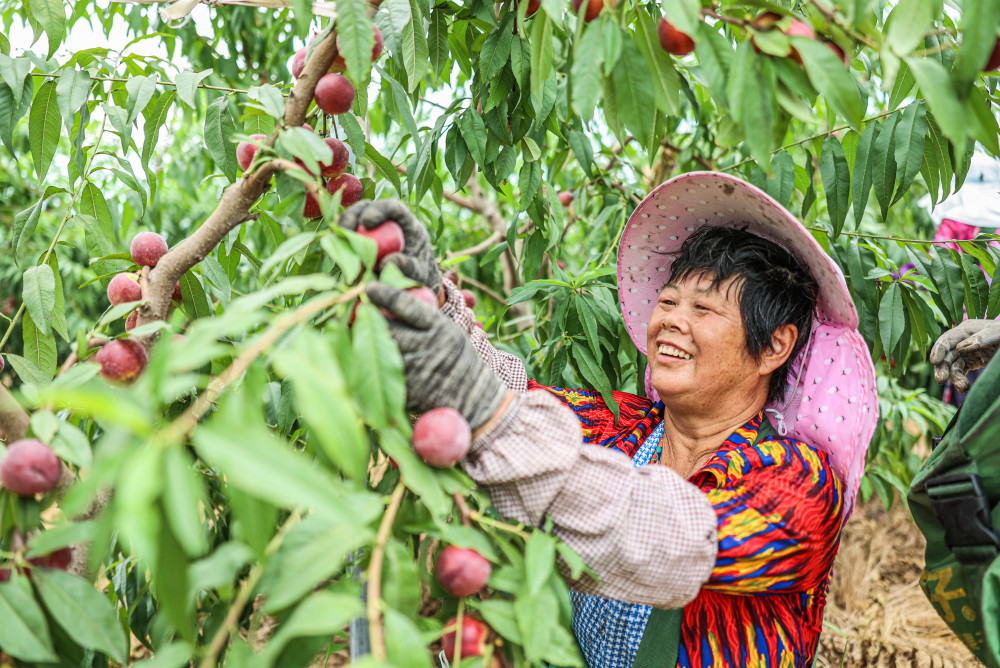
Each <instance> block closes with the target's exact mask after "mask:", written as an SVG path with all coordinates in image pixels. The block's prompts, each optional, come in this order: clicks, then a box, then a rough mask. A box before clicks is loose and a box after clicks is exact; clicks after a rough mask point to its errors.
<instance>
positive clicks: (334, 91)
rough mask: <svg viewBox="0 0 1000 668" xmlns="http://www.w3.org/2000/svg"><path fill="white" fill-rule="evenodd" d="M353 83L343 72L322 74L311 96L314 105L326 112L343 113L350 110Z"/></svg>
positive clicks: (352, 99) (352, 101)
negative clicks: (314, 102) (314, 101)
mask: <svg viewBox="0 0 1000 668" xmlns="http://www.w3.org/2000/svg"><path fill="white" fill-rule="evenodd" d="M355 94H356V93H355V90H354V84H352V83H351V81H350V79H348V78H347V77H345V76H344V75H343V74H324V75H323V76H322V77H320V80H319V81H317V82H316V90H315V92H314V93H313V97H314V98H315V100H316V106H317V107H319V108H320V109H322V110H323V111H324V112H326V113H328V114H334V115H336V114H343V113H347V112H348V111H350V110H351V105H352V104H354V96H355Z"/></svg>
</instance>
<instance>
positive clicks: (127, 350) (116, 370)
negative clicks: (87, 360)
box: [94, 339, 149, 385]
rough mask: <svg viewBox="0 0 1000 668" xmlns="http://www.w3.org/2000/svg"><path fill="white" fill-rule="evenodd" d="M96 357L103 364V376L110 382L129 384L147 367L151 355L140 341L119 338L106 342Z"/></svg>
mask: <svg viewBox="0 0 1000 668" xmlns="http://www.w3.org/2000/svg"><path fill="white" fill-rule="evenodd" d="M94 359H95V360H96V361H97V363H98V364H100V365H101V377H102V378H104V380H106V381H108V382H109V383H115V384H119V385H128V384H130V383H133V382H135V380H136V379H137V378H138V377H139V375H140V374H141V373H142V372H143V371H144V370H145V369H146V363H147V362H148V361H149V355H148V354H147V353H146V349H145V348H144V347H143V346H142V344H141V343H139V342H138V341H134V340H132V339H117V340H115V341H111V342H110V343H107V344H105V345H104V346H103V347H102V348H101V349H100V350H98V351H97V354H96V355H94Z"/></svg>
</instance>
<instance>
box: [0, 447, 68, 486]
mask: <svg viewBox="0 0 1000 668" xmlns="http://www.w3.org/2000/svg"><path fill="white" fill-rule="evenodd" d="M59 473H60V464H59V458H58V457H56V453H55V452H53V451H52V448H50V447H49V446H47V445H46V444H45V443H42V442H41V441H39V440H38V439H34V438H26V439H22V440H20V441H14V442H13V443H11V444H10V446H9V447H8V448H7V452H6V453H4V455H3V459H0V483H2V484H3V486H4V487H6V488H7V489H9V490H10V491H11V492H13V493H14V494H17V495H18V496H34V495H35V494H45V493H46V492H48V491H49V490H50V489H52V488H53V487H55V485H56V483H57V482H59Z"/></svg>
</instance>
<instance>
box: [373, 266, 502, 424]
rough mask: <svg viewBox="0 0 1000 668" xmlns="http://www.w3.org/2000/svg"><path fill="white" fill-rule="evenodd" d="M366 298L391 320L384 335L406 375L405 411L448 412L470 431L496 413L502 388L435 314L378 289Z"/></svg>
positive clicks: (415, 301)
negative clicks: (396, 349) (392, 342)
mask: <svg viewBox="0 0 1000 668" xmlns="http://www.w3.org/2000/svg"><path fill="white" fill-rule="evenodd" d="M366 292H367V293H368V297H369V298H370V299H371V300H372V303H373V304H375V305H376V306H380V307H382V308H383V309H385V310H386V311H388V312H389V314H391V317H389V318H388V322H389V331H390V333H391V334H392V338H393V339H394V340H395V341H396V345H397V346H399V352H400V353H401V354H402V357H403V370H404V372H405V374H406V405H407V406H408V407H409V408H411V409H412V410H415V411H419V412H421V413H423V412H426V411H429V410H430V409H432V408H438V407H441V406H448V407H451V408H454V409H455V410H457V411H458V412H459V413H461V414H462V415H464V416H465V419H466V420H468V421H469V425H471V427H472V428H473V429H478V428H479V427H481V426H482V425H483V424H485V423H486V422H487V421H488V420H489V419H490V418H491V417H493V415H494V414H495V413H496V412H497V410H498V409H499V408H500V404H501V403H502V402H503V398H504V395H505V394H506V391H507V388H506V387H505V386H504V384H503V383H502V382H500V380H499V379H498V378H497V377H496V375H495V374H494V373H493V371H492V370H491V369H490V368H489V367H488V366H486V364H485V363H484V362H483V360H482V358H481V357H480V356H479V353H478V352H476V349H475V348H474V347H473V345H472V342H470V341H469V339H468V337H466V335H465V333H464V332H463V331H462V330H461V329H459V328H458V326H457V325H456V324H455V323H454V322H452V321H451V320H449V319H448V318H447V317H446V316H445V315H444V314H442V313H441V312H440V311H439V310H438V309H436V308H434V307H433V306H431V305H430V304H427V303H425V302H423V301H421V300H419V299H417V298H416V297H414V296H412V295H409V294H407V293H405V292H403V291H402V290H397V289H396V288H393V287H390V286H388V285H385V284H384V283H369V284H368V286H367V287H366Z"/></svg>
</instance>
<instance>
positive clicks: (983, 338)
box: [930, 320, 1000, 394]
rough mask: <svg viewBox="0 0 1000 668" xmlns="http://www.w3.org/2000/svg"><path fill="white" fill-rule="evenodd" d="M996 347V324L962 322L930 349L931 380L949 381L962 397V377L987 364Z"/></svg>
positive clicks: (999, 326) (999, 338) (965, 383)
mask: <svg viewBox="0 0 1000 668" xmlns="http://www.w3.org/2000/svg"><path fill="white" fill-rule="evenodd" d="M998 347H1000V321H997V320H966V321H965V322H963V323H961V324H960V325H958V326H957V327H953V328H951V329H949V330H948V331H947V332H945V333H944V334H942V335H941V336H940V337H938V340H937V341H936V342H935V343H934V347H932V348H931V355H930V361H931V364H933V365H934V380H936V381H937V382H938V383H941V384H942V385H943V384H944V383H945V381H948V380H950V381H951V384H952V385H954V386H955V389H956V390H958V391H959V392H962V393H963V394H964V393H965V392H968V391H969V379H968V378H967V377H966V375H965V374H966V373H967V372H969V371H972V370H974V369H980V368H982V367H984V366H986V365H987V364H989V362H990V359H992V358H993V355H994V354H995V353H996V351H997V348H998Z"/></svg>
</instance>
